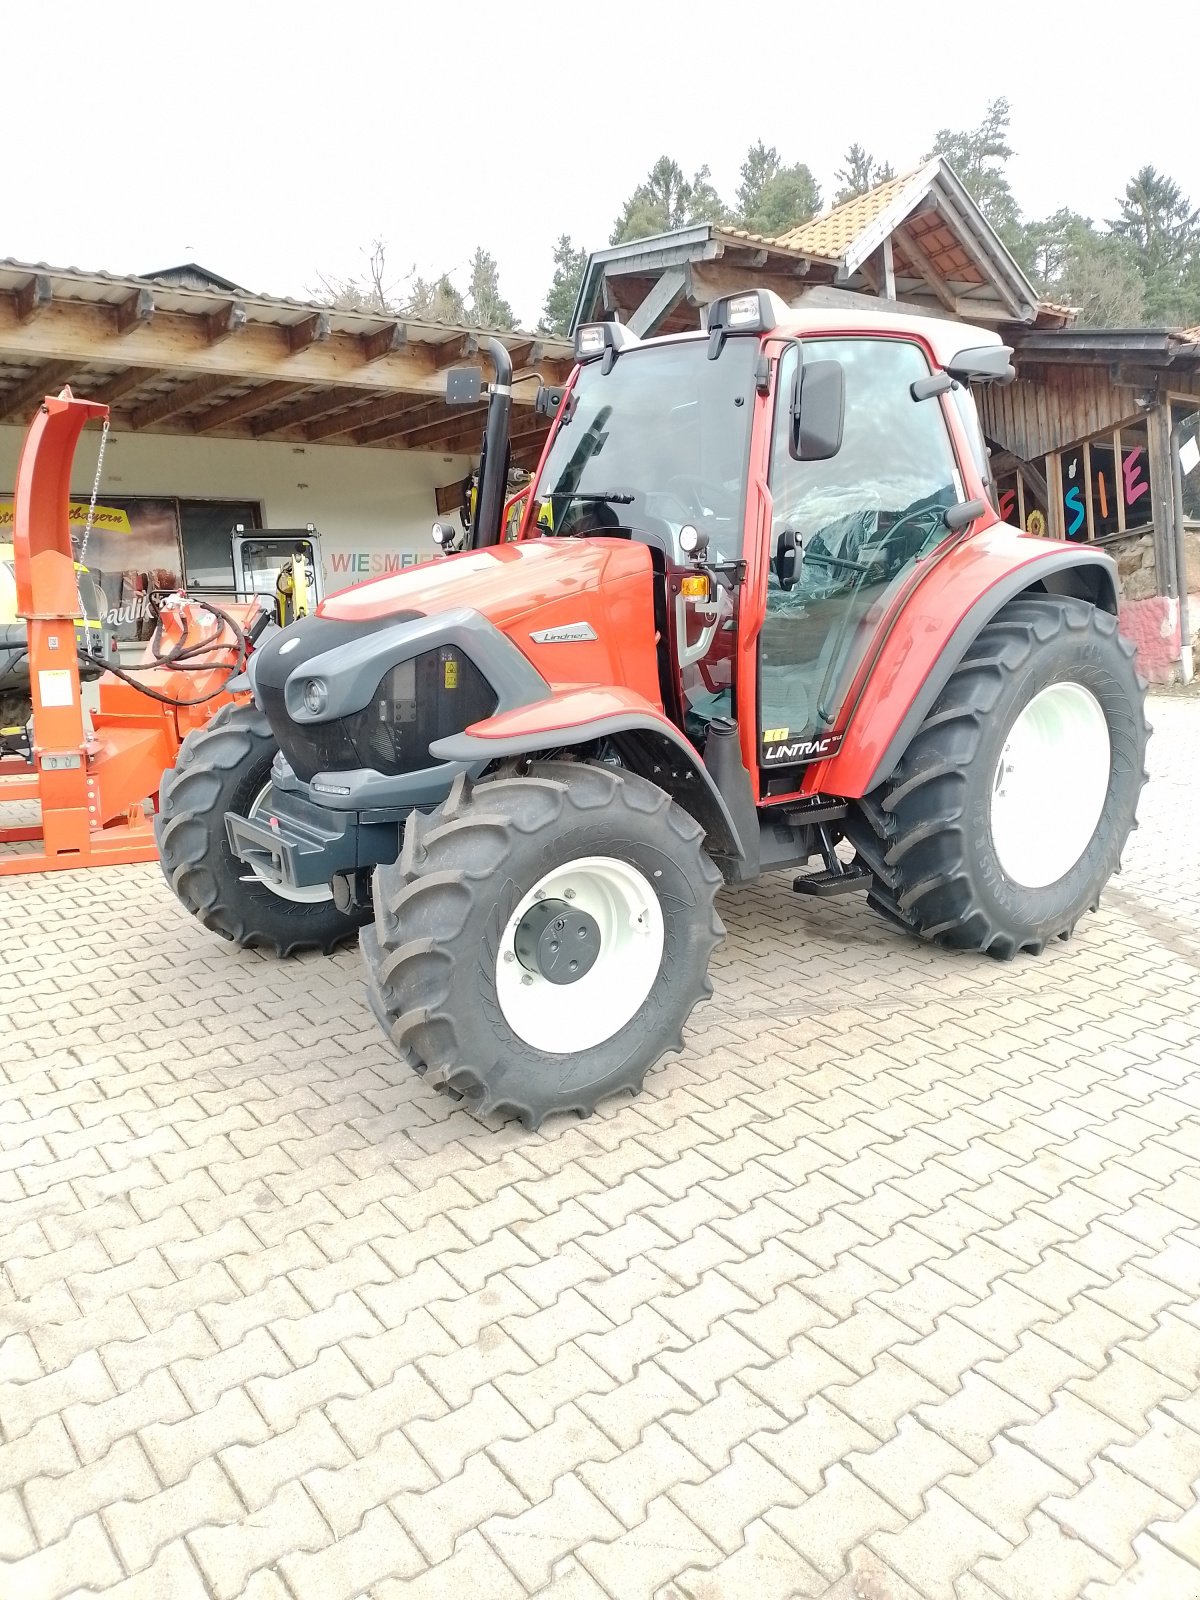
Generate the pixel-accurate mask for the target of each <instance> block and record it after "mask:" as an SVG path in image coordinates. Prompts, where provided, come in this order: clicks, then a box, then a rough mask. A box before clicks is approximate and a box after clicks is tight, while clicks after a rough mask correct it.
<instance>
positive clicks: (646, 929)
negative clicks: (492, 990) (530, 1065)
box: [496, 856, 665, 1055]
mask: <svg viewBox="0 0 1200 1600" xmlns="http://www.w3.org/2000/svg"><path fill="white" fill-rule="evenodd" d="M659 875H660V874H657V873H656V874H655V876H656V877H657V876H659ZM539 900H564V901H566V902H568V903H569V904H570V905H571V906H572V907H573V908H576V909H578V910H580V911H584V912H586V913H587V915H588V916H590V917H592V918H593V919H594V920H595V923H596V926H597V928H598V930H599V934H600V950H599V954H598V955H597V957H596V960H595V963H594V965H593V966H592V968H591V970H590V971H589V972H586V973H585V974H584V975H583V977H581V978H579V979H578V980H576V981H575V982H574V983H551V982H550V980H549V979H548V978H543V977H541V976H540V975H539V974H537V973H533V972H530V971H528V970H527V969H526V968H525V967H524V966H523V965H522V963H521V959H520V957H519V956H518V955H517V952H516V935H517V929H518V927H519V926H520V923H521V919H522V918H523V917H524V916H525V914H526V912H528V911H530V910H532V908H533V907H534V906H535V905H536V904H537V902H538V901H539ZM664 943H665V936H664V931H663V915H662V907H661V906H660V905H659V903H658V895H657V894H656V893H655V891H654V888H653V885H652V884H651V882H650V880H649V878H647V877H645V876H644V875H643V874H642V873H641V872H639V871H638V869H637V868H636V867H633V866H630V864H629V863H628V862H627V861H618V860H617V859H616V858H615V857H614V856H584V857H581V858H580V860H578V861H572V862H570V863H569V865H567V866H563V867H556V868H555V869H554V871H553V872H548V873H547V874H546V875H545V877H544V878H541V879H539V881H538V882H537V883H535V884H534V886H533V888H532V889H531V890H530V892H529V893H528V894H527V895H526V896H525V898H524V899H523V900H522V901H521V903H520V904H519V905H518V906H517V908H516V910H515V911H514V912H513V914H512V916H511V917H509V919H508V923H507V925H506V927H505V929H504V933H503V935H502V936H501V939H500V948H499V950H498V952H497V955H496V998H497V999H498V1000H499V1002H500V1009H501V1011H502V1012H503V1013H504V1020H505V1021H506V1022H507V1023H508V1025H509V1027H510V1028H511V1029H512V1031H513V1032H514V1033H515V1034H516V1035H517V1037H518V1038H519V1039H521V1040H523V1041H524V1042H525V1044H527V1045H529V1046H530V1048H531V1049H534V1050H542V1051H545V1052H546V1053H547V1054H548V1055H574V1054H577V1053H578V1052H579V1051H581V1050H590V1049H592V1048H593V1047H594V1046H595V1045H598V1044H603V1043H604V1042H605V1040H606V1039H611V1038H612V1037H613V1036H614V1035H615V1034H617V1033H619V1032H620V1031H621V1029H622V1028H623V1027H625V1025H626V1024H627V1023H628V1022H630V1021H631V1020H632V1019H633V1017H634V1016H636V1015H637V1013H638V1011H639V1010H640V1009H641V1007H642V1005H643V1003H644V1002H645V1000H646V997H647V995H648V994H649V993H650V991H651V989H653V987H654V983H655V979H656V978H657V977H658V969H659V967H660V966H661V964H662V956H663V947H664Z"/></svg>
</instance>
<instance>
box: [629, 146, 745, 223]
mask: <svg viewBox="0 0 1200 1600" xmlns="http://www.w3.org/2000/svg"><path fill="white" fill-rule="evenodd" d="M727 215H728V213H727V211H726V208H725V205H724V202H723V201H722V199H721V197H720V195H719V194H718V193H717V191H716V189H715V188H714V187H713V184H712V175H711V173H710V172H709V169H708V168H707V167H706V166H705V167H700V168H699V169H698V170H697V171H696V172H695V173H694V174H693V176H692V178H691V180H690V181H689V180H688V179H687V178H685V177H684V175H683V169H682V168H681V167H680V165H679V163H678V162H677V161H673V160H672V159H671V157H670V156H659V158H658V160H657V161H656V162H655V163H654V165H653V166H652V167H651V169H650V171H649V172H648V173H647V174H646V177H645V178H644V179H643V181H642V182H641V183H639V184H638V186H637V188H636V189H635V190H634V191H633V193H632V194H631V195H630V196H629V198H628V199H627V200H626V201H625V204H624V205H623V206H622V208H621V215H620V216H619V217H618V218H617V220H616V222H615V223H614V225H613V231H612V236H611V238H610V241H609V242H610V243H611V244H623V243H624V242H625V240H627V239H644V238H647V237H649V236H650V235H651V234H655V233H670V232H671V231H672V230H673V229H675V228H683V227H686V226H687V225H688V224H689V223H692V222H724V221H725V220H726V217H727Z"/></svg>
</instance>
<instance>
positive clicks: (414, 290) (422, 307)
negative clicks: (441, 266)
mask: <svg viewBox="0 0 1200 1600" xmlns="http://www.w3.org/2000/svg"><path fill="white" fill-rule="evenodd" d="M404 310H405V311H406V312H407V313H408V315H409V316H410V317H418V318H419V319H420V320H421V321H422V322H456V323H459V324H460V325H461V324H463V323H465V322H466V320H467V312H466V307H465V306H464V305H463V297H462V295H461V294H459V292H458V290H457V289H456V288H455V287H454V285H453V284H452V283H451V282H450V279H449V277H448V276H447V275H446V274H445V273H444V272H443V273H442V275H441V277H440V278H422V277H419V276H414V277H413V278H412V279H411V281H410V285H409V291H408V298H407V300H406V301H405V303H404Z"/></svg>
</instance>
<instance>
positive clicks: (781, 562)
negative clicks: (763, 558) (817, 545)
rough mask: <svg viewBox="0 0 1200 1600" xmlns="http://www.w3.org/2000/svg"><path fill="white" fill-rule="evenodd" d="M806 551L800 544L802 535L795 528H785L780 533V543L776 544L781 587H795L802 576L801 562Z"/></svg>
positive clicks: (776, 564) (776, 573)
mask: <svg viewBox="0 0 1200 1600" xmlns="http://www.w3.org/2000/svg"><path fill="white" fill-rule="evenodd" d="M803 555H804V552H803V550H802V549H801V546H800V535H799V534H798V533H797V532H796V530H795V529H794V528H784V530H783V532H782V533H781V534H780V535H779V543H778V544H777V545H776V546H775V560H774V566H775V576H776V577H777V578H778V579H779V587H780V588H781V589H794V588H795V586H796V579H797V578H798V577H799V576H800V562H801V560H802V559H803Z"/></svg>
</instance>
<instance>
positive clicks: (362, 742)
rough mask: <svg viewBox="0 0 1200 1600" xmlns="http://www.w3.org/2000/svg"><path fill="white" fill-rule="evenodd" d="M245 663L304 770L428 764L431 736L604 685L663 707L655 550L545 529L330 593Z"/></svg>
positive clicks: (284, 746) (285, 745) (377, 772)
mask: <svg viewBox="0 0 1200 1600" xmlns="http://www.w3.org/2000/svg"><path fill="white" fill-rule="evenodd" d="M248 671H249V675H250V677H251V680H252V684H253V688H254V696H255V700H256V701H257V703H258V705H259V707H260V709H261V710H262V711H264V712H265V713H266V715H267V718H268V720H269V721H270V723H271V727H272V729H273V730H274V733H275V737H276V738H277V740H278V742H279V747H280V749H281V751H282V752H283V754H284V755H285V757H286V758H287V760H288V762H289V764H290V766H291V768H292V770H293V772H294V773H295V774H296V775H297V776H298V777H299V778H301V779H302V780H303V781H304V782H306V783H307V782H311V781H314V780H316V779H317V777H318V775H319V774H322V773H324V774H328V773H331V772H338V773H349V772H352V771H360V772H363V773H373V774H374V776H375V777H376V778H379V779H380V781H381V782H382V781H384V780H385V779H387V778H388V776H389V775H391V776H396V777H399V776H401V775H404V774H408V775H410V776H411V775H416V774H418V773H424V772H426V770H427V769H428V767H429V763H430V760H431V757H430V753H429V751H430V746H431V745H432V744H434V743H435V742H437V741H439V740H441V739H443V738H446V737H448V736H451V735H454V734H459V733H462V732H463V731H464V730H465V729H467V728H469V727H471V726H473V725H475V724H477V723H480V722H483V721H486V720H487V719H488V718H490V717H491V716H492V715H493V714H494V713H496V712H497V711H511V710H515V709H516V708H518V707H523V706H532V705H535V704H538V703H544V702H549V701H550V700H551V699H552V698H553V697H554V696H556V695H559V694H562V693H564V692H568V693H569V692H573V691H579V690H581V689H582V690H586V689H592V688H595V687H596V686H597V685H612V684H620V685H623V686H624V687H625V688H626V689H628V690H630V691H632V692H633V694H634V695H635V696H637V697H639V698H640V700H641V701H642V702H643V703H645V704H647V705H648V707H649V708H650V709H651V710H653V709H657V708H660V707H661V700H660V692H659V683H658V657H657V630H656V627H655V621H654V591H653V567H652V563H651V559H650V552H649V551H648V550H647V549H646V548H645V547H644V546H642V545H637V544H633V543H631V542H630V541H629V540H626V539H594V540H571V541H569V542H568V541H567V540H552V539H546V540H537V541H531V542H530V543H528V544H511V545H501V546H496V547H493V548H490V549H486V550H478V551H469V552H466V553H464V554H463V555H460V556H450V557H446V558H445V559H444V560H442V561H439V562H437V563H436V564H433V563H430V564H429V565H428V566H427V567H424V568H417V569H413V570H410V571H408V572H403V573H398V574H396V575H395V576H394V577H386V578H380V579H378V580H376V581H375V582H371V583H365V584H362V585H361V586H360V587H358V588H355V589H350V590H347V591H345V592H344V593H342V594H338V595H334V596H332V597H331V598H330V599H328V600H326V601H325V603H324V604H323V605H322V606H321V607H319V609H318V610H317V611H316V612H315V613H314V614H313V615H312V616H310V617H301V618H300V619H299V620H298V621H296V622H294V623H292V624H291V625H290V626H289V627H287V628H284V629H281V630H280V631H279V632H278V633H277V634H275V635H274V636H273V637H272V638H271V639H270V640H269V641H268V642H267V643H266V644H264V645H263V646H262V647H261V649H259V650H256V651H255V652H254V655H253V656H252V657H251V658H250V663H249V668H248ZM338 781H339V785H340V786H341V787H342V788H343V789H344V791H345V793H346V794H347V795H350V794H351V792H352V791H354V790H355V784H353V783H351V782H350V780H349V779H346V780H344V781H343V780H341V779H339V780H338ZM431 781H432V779H431ZM347 785H348V786H347ZM411 787H412V786H411V784H410V783H409V784H406V785H405V792H406V793H408V792H409V791H410V790H411ZM371 803H372V804H375V803H392V802H391V801H386V802H385V801H384V800H383V799H382V798H381V796H380V795H375V796H374V798H373V799H372V802H371Z"/></svg>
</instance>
